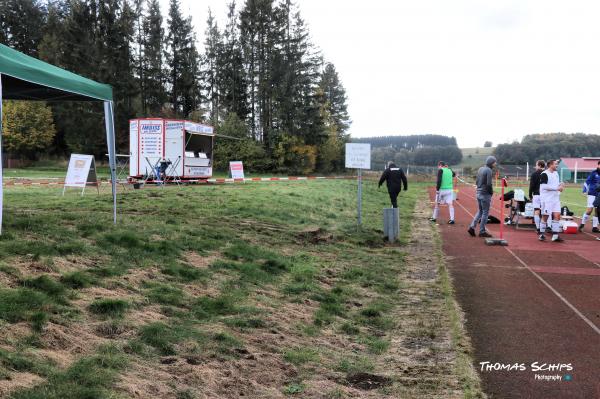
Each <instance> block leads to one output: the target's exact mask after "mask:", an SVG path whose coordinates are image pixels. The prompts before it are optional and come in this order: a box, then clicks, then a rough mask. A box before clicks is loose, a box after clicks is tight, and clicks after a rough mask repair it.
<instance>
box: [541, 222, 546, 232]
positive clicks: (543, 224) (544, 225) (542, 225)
mask: <svg viewBox="0 0 600 399" xmlns="http://www.w3.org/2000/svg"><path fill="white" fill-rule="evenodd" d="M540 233H541V234H544V233H546V222H544V221H541V220H540Z"/></svg>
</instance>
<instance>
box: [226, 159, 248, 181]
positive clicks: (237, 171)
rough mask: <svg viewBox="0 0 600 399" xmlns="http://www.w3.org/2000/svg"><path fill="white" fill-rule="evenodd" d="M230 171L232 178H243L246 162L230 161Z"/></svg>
mask: <svg viewBox="0 0 600 399" xmlns="http://www.w3.org/2000/svg"><path fill="white" fill-rule="evenodd" d="M229 173H231V178H232V179H243V178H244V164H243V163H242V161H231V162H229Z"/></svg>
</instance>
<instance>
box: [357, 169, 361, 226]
mask: <svg viewBox="0 0 600 399" xmlns="http://www.w3.org/2000/svg"><path fill="white" fill-rule="evenodd" d="M361 225H362V169H358V227H359V228H360V226H361Z"/></svg>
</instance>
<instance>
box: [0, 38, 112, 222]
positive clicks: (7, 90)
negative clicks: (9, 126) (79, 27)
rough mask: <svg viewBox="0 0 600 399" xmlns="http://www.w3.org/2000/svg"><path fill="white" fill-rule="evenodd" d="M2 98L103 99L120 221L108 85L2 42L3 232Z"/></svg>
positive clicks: (0, 125)
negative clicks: (26, 53) (31, 55)
mask: <svg viewBox="0 0 600 399" xmlns="http://www.w3.org/2000/svg"><path fill="white" fill-rule="evenodd" d="M2 99H8V100H29V101H102V102H104V119H105V125H106V141H107V145H108V159H109V165H110V175H111V182H112V199H113V222H114V223H116V222H117V186H116V178H115V175H116V166H115V122H114V116H113V93H112V87H110V86H109V85H105V84H101V83H97V82H94V81H93V80H90V79H86V78H84V77H82V76H79V75H76V74H74V73H71V72H69V71H65V70H64V69H61V68H58V67H56V66H54V65H50V64H48V63H45V62H43V61H40V60H38V59H36V58H33V57H30V56H28V55H25V54H23V53H20V52H18V51H16V50H13V49H11V48H10V47H7V46H4V45H2V44H0V233H1V232H2V200H3V197H4V193H3V185H2V183H3V181H2V179H3V177H2Z"/></svg>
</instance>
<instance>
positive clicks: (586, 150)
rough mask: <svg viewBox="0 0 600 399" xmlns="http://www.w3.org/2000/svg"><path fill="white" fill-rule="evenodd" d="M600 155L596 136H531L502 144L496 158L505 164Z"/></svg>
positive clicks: (554, 134)
mask: <svg viewBox="0 0 600 399" xmlns="http://www.w3.org/2000/svg"><path fill="white" fill-rule="evenodd" d="M599 154H600V140H598V136H597V135H594V134H584V133H574V134H567V133H548V134H530V135H527V136H525V137H523V139H522V140H521V142H518V141H515V142H514V143H511V144H500V145H498V146H497V147H496V149H495V150H494V156H496V158H498V160H500V162H501V163H503V164H524V163H526V162H529V163H530V164H533V163H535V162H536V161H537V160H538V159H545V160H547V159H560V158H562V157H592V156H598V155H599Z"/></svg>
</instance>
